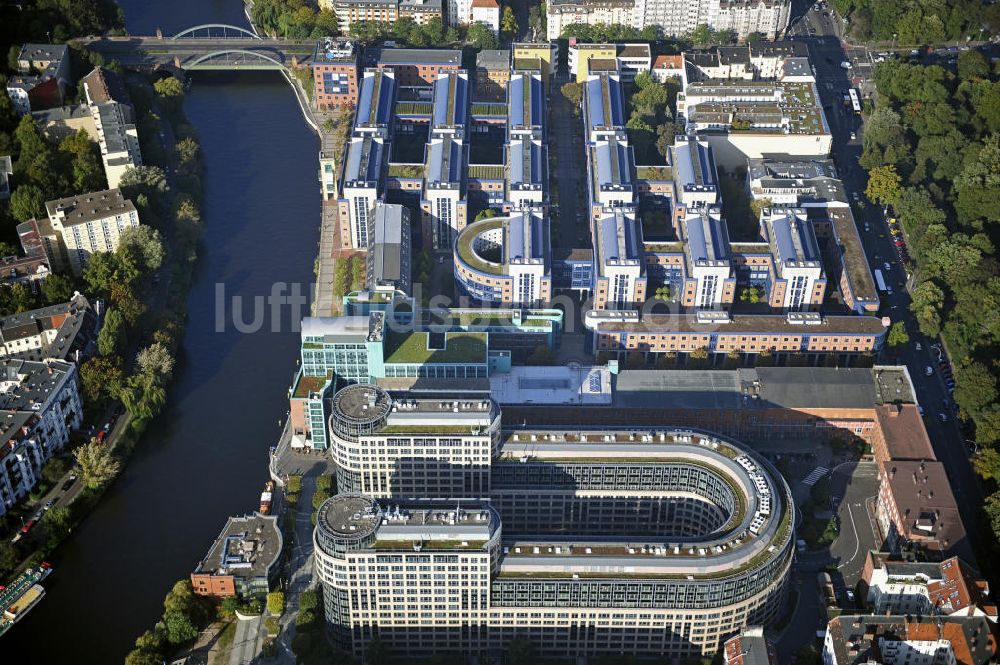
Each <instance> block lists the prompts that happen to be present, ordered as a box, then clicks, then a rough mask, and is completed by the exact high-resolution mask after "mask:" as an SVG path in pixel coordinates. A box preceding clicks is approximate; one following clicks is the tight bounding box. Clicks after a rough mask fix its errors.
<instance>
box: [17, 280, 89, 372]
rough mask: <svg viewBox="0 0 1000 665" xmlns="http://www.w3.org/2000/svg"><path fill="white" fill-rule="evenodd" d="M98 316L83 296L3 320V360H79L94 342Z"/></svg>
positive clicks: (77, 294) (76, 295)
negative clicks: (77, 358)
mask: <svg viewBox="0 0 1000 665" xmlns="http://www.w3.org/2000/svg"><path fill="white" fill-rule="evenodd" d="M96 323H97V316H96V313H95V312H94V309H93V308H92V307H91V306H90V302H88V301H87V299H86V298H85V297H83V296H82V295H80V294H79V293H76V294H74V296H73V298H72V299H71V300H70V301H69V302H64V303H59V304H58V305H49V306H48V307H41V308H39V309H33V310H29V311H27V312H20V313H19V314H11V315H9V316H5V317H3V318H0V357H2V358H16V359H20V360H35V361H40V360H44V359H47V358H51V359H54V360H76V357H75V356H76V352H77V351H78V350H79V351H84V352H85V351H86V349H87V347H88V346H89V344H90V343H91V342H93V341H94V339H95V337H96V336H95V335H94V332H95V331H96Z"/></svg>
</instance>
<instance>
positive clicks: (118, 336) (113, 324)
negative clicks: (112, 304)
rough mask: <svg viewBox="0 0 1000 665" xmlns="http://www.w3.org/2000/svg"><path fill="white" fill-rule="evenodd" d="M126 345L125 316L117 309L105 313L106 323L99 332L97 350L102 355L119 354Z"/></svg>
mask: <svg viewBox="0 0 1000 665" xmlns="http://www.w3.org/2000/svg"><path fill="white" fill-rule="evenodd" d="M124 345H125V318H124V317H123V316H122V315H121V313H120V312H119V311H118V310H117V309H109V310H108V313H107V314H105V315H104V325H102V326H101V332H99V333H98V334H97V352H98V353H100V354H101V355H102V356H111V355H117V354H118V353H120V351H121V350H122V348H123V347H124Z"/></svg>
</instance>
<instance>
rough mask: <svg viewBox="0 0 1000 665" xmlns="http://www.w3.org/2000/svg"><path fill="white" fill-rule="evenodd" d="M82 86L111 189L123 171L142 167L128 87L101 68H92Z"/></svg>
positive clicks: (114, 74) (118, 180) (82, 81)
mask: <svg viewBox="0 0 1000 665" xmlns="http://www.w3.org/2000/svg"><path fill="white" fill-rule="evenodd" d="M81 83H82V84H83V91H84V94H86V96H87V105H88V106H89V107H90V114H91V116H92V117H93V119H94V125H95V127H96V129H97V142H98V145H100V148H101V161H103V162H104V174H105V176H107V179H108V187H110V188H112V189H113V188H115V187H117V186H118V184H119V182H121V178H122V175H124V173H125V171H126V169H128V168H130V167H133V166H140V165H141V164H142V154H141V152H140V150H139V131H138V129H136V126H135V117H134V113H133V110H132V104H131V99H129V95H128V88H127V87H126V86H125V81H124V80H123V79H122V78H121V76H119V75H118V74H116V73H114V72H112V71H109V70H107V69H104V68H103V67H95V68H94V69H93V71H91V72H90V73H89V74H87V75H86V76H85V77H83V79H81Z"/></svg>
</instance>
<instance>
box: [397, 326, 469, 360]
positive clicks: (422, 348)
mask: <svg viewBox="0 0 1000 665" xmlns="http://www.w3.org/2000/svg"><path fill="white" fill-rule="evenodd" d="M427 338H428V333H426V332H414V333H408V334H401V333H392V334H391V335H390V337H389V346H390V348H391V349H392V351H391V352H390V353H389V357H388V358H386V360H385V362H386V363H389V364H395V363H420V364H426V363H484V362H486V334H485V333H472V332H468V333H466V332H454V333H447V337H446V341H445V348H444V349H428V348H427Z"/></svg>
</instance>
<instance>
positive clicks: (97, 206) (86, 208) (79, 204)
mask: <svg viewBox="0 0 1000 665" xmlns="http://www.w3.org/2000/svg"><path fill="white" fill-rule="evenodd" d="M45 210H46V212H47V213H48V215H49V218H50V219H51V218H54V217H57V213H59V212H62V213H64V214H65V219H64V220H63V222H62V223H63V225H64V226H72V225H74V224H85V223H87V222H93V221H96V220H99V219H104V218H106V217H114V216H115V215H125V214H130V213H134V212H136V209H135V206H134V205H133V204H132V201H130V200H129V199H126V198H125V197H124V196H122V192H121V190H120V189H117V188H115V189H107V190H104V191H100V192H90V193H89V194H78V195H76V196H67V197H66V198H63V199H55V200H53V201H46V202H45Z"/></svg>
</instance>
